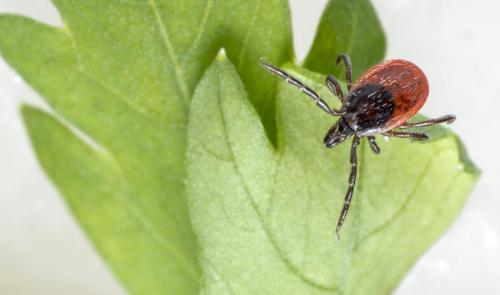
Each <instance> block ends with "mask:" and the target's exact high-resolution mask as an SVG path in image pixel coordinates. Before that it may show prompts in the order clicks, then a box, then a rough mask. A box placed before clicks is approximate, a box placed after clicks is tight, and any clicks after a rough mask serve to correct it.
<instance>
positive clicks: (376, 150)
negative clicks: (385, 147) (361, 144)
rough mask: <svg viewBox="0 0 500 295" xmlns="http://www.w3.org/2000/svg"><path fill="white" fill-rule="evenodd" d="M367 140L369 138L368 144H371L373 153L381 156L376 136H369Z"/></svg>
mask: <svg viewBox="0 0 500 295" xmlns="http://www.w3.org/2000/svg"><path fill="white" fill-rule="evenodd" d="M367 138H368V143H369V144H370V149H371V150H372V152H374V153H375V154H380V148H379V147H378V144H377V142H376V141H375V136H373V135H369V136H367Z"/></svg>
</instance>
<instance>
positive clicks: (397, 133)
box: [382, 130, 429, 140]
mask: <svg viewBox="0 0 500 295" xmlns="http://www.w3.org/2000/svg"><path fill="white" fill-rule="evenodd" d="M382 134H383V135H385V136H391V137H399V138H410V139H414V140H426V139H429V136H428V135H427V134H425V133H419V132H400V131H392V130H389V131H386V132H383V133H382Z"/></svg>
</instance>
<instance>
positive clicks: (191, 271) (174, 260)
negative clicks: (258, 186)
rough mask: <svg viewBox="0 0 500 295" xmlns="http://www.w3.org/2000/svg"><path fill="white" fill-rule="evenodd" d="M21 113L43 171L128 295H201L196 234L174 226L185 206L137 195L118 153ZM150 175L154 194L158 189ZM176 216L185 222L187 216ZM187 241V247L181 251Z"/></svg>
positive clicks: (28, 111) (35, 113)
mask: <svg viewBox="0 0 500 295" xmlns="http://www.w3.org/2000/svg"><path fill="white" fill-rule="evenodd" d="M22 114H23V118H24V121H25V123H26V126H27V128H28V132H29V135H30V138H31V140H32V143H33V146H34V147H35V151H36V154H37V156H38V159H39V161H40V163H41V165H42V166H43V168H44V169H45V171H46V172H47V174H48V175H49V177H50V178H51V179H52V181H54V182H55V183H56V184H57V186H58V189H59V191H60V192H61V194H63V195H64V197H65V200H66V202H67V204H68V206H69V207H70V208H71V210H72V212H73V214H74V215H75V217H76V218H77V219H78V220H79V221H80V224H81V225H82V227H83V228H84V229H85V230H86V231H87V232H88V233H89V236H90V238H91V240H92V241H93V242H94V244H95V245H96V247H97V248H98V249H99V250H100V252H101V255H102V256H103V258H104V259H105V260H106V261H107V262H108V263H109V265H110V266H111V268H112V269H113V270H114V271H115V273H116V274H117V275H118V276H119V277H120V278H121V279H122V280H123V281H124V282H125V283H126V285H127V287H129V288H130V291H131V292H132V293H137V294H157V293H158V292H164V293H168V294H190V293H195V292H196V291H197V284H198V278H199V271H198V269H197V268H196V261H195V260H194V259H195V257H194V255H193V254H192V253H193V252H194V249H193V248H192V247H193V240H192V239H193V237H192V233H191V232H190V230H189V229H188V228H186V226H185V225H184V226H182V225H180V224H178V225H176V224H173V221H172V216H174V215H175V212H169V211H171V210H173V209H179V207H180V204H167V202H161V200H159V201H158V200H155V199H153V198H151V197H150V196H148V195H147V194H142V195H136V194H137V192H136V191H135V188H134V185H138V184H135V183H131V181H130V179H129V178H127V176H129V175H130V173H131V172H130V171H127V170H126V168H124V166H123V164H122V163H120V162H119V160H118V158H116V157H115V156H114V155H112V154H110V153H109V152H107V151H106V150H103V149H101V148H100V147H99V146H96V145H95V144H92V143H89V142H86V140H85V138H82V137H81V135H80V136H79V135H77V134H75V133H74V132H72V131H71V130H70V129H68V128H67V127H65V126H64V125H63V124H62V123H61V122H59V121H58V120H56V119H55V118H54V117H53V116H51V115H49V114H47V113H45V112H43V111H41V110H39V109H36V108H33V107H29V106H24V107H23V108H22ZM137 169H138V170H140V169H141V167H140V166H137ZM153 173H154V171H153ZM151 177H152V178H153V179H152V180H150V181H149V184H150V185H151V186H152V188H151V189H150V190H151V191H152V190H153V189H154V188H155V186H156V185H157V184H155V179H154V175H151ZM143 181H148V180H146V179H144V180H143ZM146 185H147V183H144V184H143V186H146ZM138 197H139V198H138ZM170 202H172V203H173V202H176V200H175V199H174V198H171V200H170ZM148 203H149V204H148ZM148 205H149V206H148ZM155 206H156V207H157V208H158V209H155ZM177 214H178V215H179V216H178V217H177V218H179V219H180V217H182V216H181V214H183V212H182V211H180V210H179V212H177ZM154 222H158V223H160V222H163V226H162V227H161V228H160V227H158V226H157V224H155V223H154ZM181 243H183V244H184V246H185V247H186V248H185V249H179V248H178V246H179V245H181ZM181 250H182V251H181ZM190 254H191V255H190Z"/></svg>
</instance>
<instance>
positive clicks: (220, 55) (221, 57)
mask: <svg viewBox="0 0 500 295" xmlns="http://www.w3.org/2000/svg"><path fill="white" fill-rule="evenodd" d="M217 60H218V61H226V60H227V54H226V49H225V48H224V47H221V49H219V52H218V53H217Z"/></svg>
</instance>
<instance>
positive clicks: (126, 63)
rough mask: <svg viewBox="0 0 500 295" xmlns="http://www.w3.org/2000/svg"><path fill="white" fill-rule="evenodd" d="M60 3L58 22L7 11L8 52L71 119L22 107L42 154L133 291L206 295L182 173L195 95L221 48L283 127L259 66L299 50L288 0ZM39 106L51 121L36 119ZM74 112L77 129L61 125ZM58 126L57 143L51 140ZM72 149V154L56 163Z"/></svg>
mask: <svg viewBox="0 0 500 295" xmlns="http://www.w3.org/2000/svg"><path fill="white" fill-rule="evenodd" d="M54 4H55V5H56V7H57V8H58V10H59V12H60V14H61V17H62V19H63V22H64V24H65V25H64V27H63V28H57V27H52V26H48V25H45V24H41V23H39V22H36V21H34V20H31V19H28V18H25V17H21V16H15V15H0V54H1V55H2V56H3V57H4V58H5V60H6V61H7V62H8V63H9V64H10V65H11V66H12V67H13V68H14V69H15V70H16V71H17V72H18V73H19V74H20V75H21V76H22V77H23V78H24V79H25V81H26V82H27V83H28V84H30V85H31V86H32V87H33V88H34V89H35V90H36V91H38V92H39V93H40V94H41V95H42V96H44V98H45V99H46V101H47V102H48V104H49V105H50V107H51V108H52V110H53V111H54V112H55V113H56V114H57V116H58V117H60V118H62V119H63V120H64V122H65V123H63V124H62V125H61V123H57V124H56V122H55V121H53V119H50V120H49V119H47V118H48V117H47V116H46V115H44V116H42V115H32V114H31V113H32V112H30V111H26V112H25V119H26V124H27V125H28V128H29V129H30V136H31V137H32V142H33V145H34V147H35V149H36V150H37V153H38V155H39V156H40V161H41V164H42V166H43V168H44V169H45V171H46V172H47V174H48V175H49V176H50V177H51V179H52V181H53V182H54V183H55V185H56V186H57V188H58V189H59V190H60V191H61V194H62V195H63V196H64V198H65V200H66V201H67V202H68V204H69V205H70V208H71V209H72V211H73V212H74V213H75V216H76V218H77V219H78V221H79V222H80V223H81V224H82V225H84V228H85V229H86V232H87V234H88V235H89V237H90V238H91V239H92V241H93V242H94V244H95V245H96V247H97V248H98V250H99V251H100V253H101V255H102V256H103V257H104V259H105V260H106V261H107V262H108V264H109V265H110V266H111V268H112V269H113V270H114V272H115V273H116V274H117V275H118V277H119V278H120V279H121V280H122V282H123V283H124V284H125V286H126V287H127V288H128V289H129V290H130V291H131V292H132V293H135V294H195V293H198V288H199V284H198V283H199V282H198V281H199V280H198V278H199V276H200V269H199V263H198V259H197V256H198V253H197V252H198V245H197V242H196V237H195V235H194V234H193V231H192V225H191V220H190V216H189V212H188V207H187V199H186V196H185V184H184V180H185V166H184V154H185V149H186V123H187V114H188V108H189V105H190V100H191V95H192V93H193V91H194V88H195V85H196V84H197V83H198V79H199V78H200V77H201V75H202V73H203V71H204V70H205V68H206V67H207V66H208V65H209V63H210V62H211V61H212V60H213V58H214V57H215V55H216V53H217V51H218V49H219V48H220V47H221V46H224V47H226V48H227V52H228V56H229V57H230V58H231V60H233V62H234V64H235V65H236V66H237V68H238V73H239V74H240V75H241V77H242V78H243V80H244V81H246V82H247V90H248V91H249V93H250V99H251V100H252V102H253V104H254V106H255V107H256V109H258V110H259V114H260V116H261V117H262V118H263V120H264V121H265V122H268V123H267V129H268V131H269V132H270V135H271V136H274V135H273V132H274V131H273V128H274V125H273V124H274V117H273V116H274V101H273V99H274V97H275V95H274V94H275V89H276V87H275V85H276V81H275V80H272V79H268V77H266V76H265V75H261V72H260V70H261V69H260V67H259V64H258V62H256V61H257V60H258V57H259V56H266V57H268V58H269V59H270V60H273V61H276V62H279V63H283V62H285V61H287V60H290V59H291V57H292V52H293V50H292V46H291V30H290V17H289V8H288V3H287V1H285V0H274V1H261V0H252V1H240V0H232V1H225V0H189V1H185V0H148V1H138V0H135V1H116V0H110V1H100V0H88V1H74V0H54ZM269 28H272V29H269ZM269 40H272V42H269ZM250 82H251V83H250ZM34 113H36V112H34ZM31 117H36V118H31ZM39 118H45V119H43V120H44V121H46V122H51V123H46V124H41V126H47V128H41V127H38V126H37V123H38V120H39ZM40 120H42V119H40ZM68 124H70V125H72V130H76V132H77V133H78V134H79V135H81V136H82V138H80V137H79V136H76V137H75V135H74V134H73V133H71V132H69V131H68V130H66V129H64V128H65V127H64V125H68ZM63 130H64V131H63ZM50 134H56V135H54V136H57V137H58V139H57V141H55V142H57V143H59V144H60V146H55V145H54V144H53V143H52V142H49V141H47V140H44V137H45V136H49V135H50ZM89 142H91V143H92V144H90V145H89ZM66 143H67V144H68V145H70V143H71V146H68V147H66ZM93 146H97V147H98V150H99V151H100V152H96V151H95V150H93V149H92V147H93ZM80 153H84V154H85V153H87V154H88V158H89V159H88V161H87V160H85V161H83V160H80V159H81V157H83V155H80ZM70 160H71V161H74V162H75V165H74V166H70V167H67V166H65V165H63V164H61V163H67V162H69V161H70ZM83 162H84V163H83ZM55 163H57V164H55ZM76 163H79V165H80V164H81V165H82V168H81V170H78V167H79V166H77V165H76ZM83 167H84V168H83ZM70 170H71V171H70ZM101 170H102V171H101ZM87 173H88V174H87ZM63 175H64V177H62V176H63ZM85 177H88V179H85ZM91 180H96V181H95V184H94V182H92V181H91ZM97 180H99V181H97ZM88 200H93V202H89V201H88ZM116 203H123V204H116ZM93 212H98V213H99V214H98V217H96V214H97V213H93ZM134 216H136V217H134ZM135 219H137V220H135ZM131 223H133V225H130V224H131ZM101 227H102V228H103V229H102V230H101Z"/></svg>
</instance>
